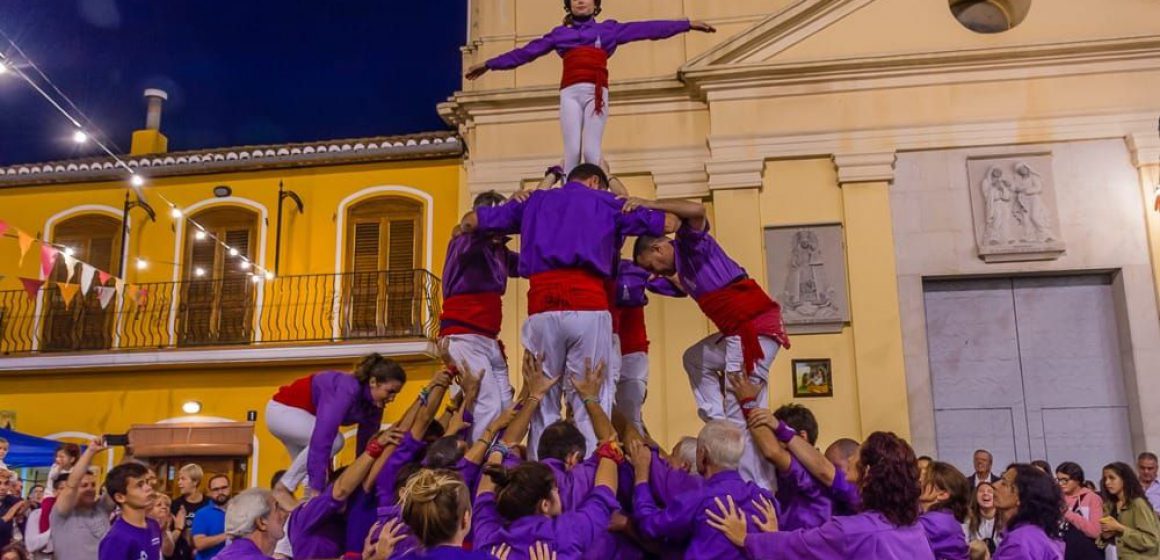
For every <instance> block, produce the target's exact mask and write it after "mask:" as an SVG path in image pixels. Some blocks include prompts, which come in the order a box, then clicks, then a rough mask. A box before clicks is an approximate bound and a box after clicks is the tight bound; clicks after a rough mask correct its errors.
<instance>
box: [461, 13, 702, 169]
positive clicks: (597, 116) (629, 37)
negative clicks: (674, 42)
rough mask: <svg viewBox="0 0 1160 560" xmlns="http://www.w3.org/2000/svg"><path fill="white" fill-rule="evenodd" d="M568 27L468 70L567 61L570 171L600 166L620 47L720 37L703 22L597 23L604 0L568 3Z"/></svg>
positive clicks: (564, 92) (563, 122) (564, 115)
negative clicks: (554, 58)
mask: <svg viewBox="0 0 1160 560" xmlns="http://www.w3.org/2000/svg"><path fill="white" fill-rule="evenodd" d="M564 10H565V11H566V12H567V16H565V17H564V23H563V25H560V26H559V27H556V28H555V29H553V30H551V31H549V32H548V34H547V35H544V36H543V37H541V38H539V39H536V40H534V41H532V42H530V43H528V44H527V45H524V46H522V47H519V48H517V49H514V50H512V51H509V52H506V53H504V54H501V55H499V56H497V57H495V58H492V59H490V60H488V61H487V62H484V63H483V64H477V65H475V66H473V67H471V68H470V69H468V71H467V74H466V78H467V79H469V80H474V79H477V78H479V77H480V76H482V75H484V74H485V73H487V71H488V70H511V69H513V68H518V67H520V66H523V65H524V64H527V63H529V62H531V61H533V60H536V59H537V58H540V57H541V56H544V55H546V54H548V53H549V52H551V51H552V50H555V51H556V53H557V54H559V55H560V57H561V58H563V59H564V75H563V77H562V79H561V80H560V128H561V130H562V131H563V133H564V173H568V172H570V171H571V170H572V169H573V168H574V167H576V166H577V165H579V164H580V163H581V161H584V162H587V163H593V164H599V163H600V161H601V148H600V142H601V138H602V137H603V136H604V125H605V124H606V123H607V122H608V111H607V110H606V109H605V106H606V105H607V104H608V58H609V57H610V56H612V55H613V54H614V53H616V49H617V47H619V46H620V45H623V44H625V43H631V42H633V41H643V40H646V39H647V40H654V41H655V40H659V39H667V38H669V37H672V36H674V35H677V34H680V33H685V32H688V31H690V30H696V31H703V32H705V33H715V32H716V31H717V30H716V29H714V28H713V26H711V25H709V24H707V23H705V22H701V21H689V20H687V19H681V20H655V21H637V22H628V23H621V22H618V21H616V20H612V19H609V20H604V21H597V19H596V16H598V15H599V14H600V10H601V0H564Z"/></svg>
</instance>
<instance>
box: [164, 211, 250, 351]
mask: <svg viewBox="0 0 1160 560" xmlns="http://www.w3.org/2000/svg"><path fill="white" fill-rule="evenodd" d="M193 222H196V223H198V224H200V225H201V226H203V227H204V228H205V229H204V230H201V229H198V228H197V227H195V226H194V225H193ZM257 231H258V214H257V213H255V212H253V211H251V210H248V209H245V208H241V207H237V206H219V207H216V208H210V209H208V210H203V211H201V212H198V213H197V214H194V215H193V216H191V220H190V221H189V222H187V227H186V228H185V253H184V260H183V261H182V262H183V263H184V264H183V265H182V278H183V281H182V283H181V299H180V302H181V303H180V308H179V315H178V317H179V321H178V323H177V324H178V327H177V330H178V332H177V335H178V344H179V345H181V346H205V345H217V344H246V343H249V342H250V340H251V336H252V334H253V317H254V294H255V293H256V287H255V284H254V283H253V282H252V281H251V278H250V273H251V269H250V268H248V267H246V262H253V260H254V255H255V254H257V250H256V246H257V243H258V236H257ZM215 240H216V241H215ZM219 241H220V242H219ZM223 243H224V244H225V246H223ZM226 247H229V248H228V249H227V248H226ZM235 253H236V254H235Z"/></svg>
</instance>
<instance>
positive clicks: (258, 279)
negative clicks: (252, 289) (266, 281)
mask: <svg viewBox="0 0 1160 560" xmlns="http://www.w3.org/2000/svg"><path fill="white" fill-rule="evenodd" d="M250 281H251V282H253V283H255V284H257V283H258V282H261V281H262V277H261V276H258V275H257V274H251V275H250Z"/></svg>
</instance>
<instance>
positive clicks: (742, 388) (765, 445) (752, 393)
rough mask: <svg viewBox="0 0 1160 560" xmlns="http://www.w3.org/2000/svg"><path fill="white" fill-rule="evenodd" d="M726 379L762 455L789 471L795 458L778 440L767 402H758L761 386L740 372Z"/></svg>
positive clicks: (728, 375)
mask: <svg viewBox="0 0 1160 560" xmlns="http://www.w3.org/2000/svg"><path fill="white" fill-rule="evenodd" d="M726 379H727V380H728V381H729V389H730V390H731V391H733V394H734V395H736V396H737V402H739V403H741V412H743V413H744V414H745V418H746V420H748V421H749V422H748V423H749V433H750V434H752V435H753V442H754V443H755V444H757V449H758V450H760V451H761V455H762V456H763V457H765V458H766V459H767V460H769V461H770V462H771V463H773V464H774V466H775V467H777V471H778V472H781V473H784V472H786V471H788V470H789V467H790V463H792V462H793V458H792V456H791V455H790V454H789V450H787V449H786V448H785V447H783V446H782V444H781V442H779V441H777V437H775V436H774V432H773V430H774V428H773V427H770V426H769V424H770V423H772V424H773V426H775V427H776V426H777V422H776V420H773V414H771V413H770V412H769V409H767V408H765V404H766V403H759V402H757V397H758V396H759V395H760V394H761V393H760V388H759V387H758V386H757V385H756V384H755V383H753V381H752V380H750V378H749V376H746V375H741V374H740V373H730V374H727V376H726Z"/></svg>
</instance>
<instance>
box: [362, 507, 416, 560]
mask: <svg viewBox="0 0 1160 560" xmlns="http://www.w3.org/2000/svg"><path fill="white" fill-rule="evenodd" d="M378 515H379V520H378V521H376V522H375V524H374V526H372V527H371V532H370V535H371V545H374V544H375V543H378V542H379V534H380V533H382V530H383V525H386V524H387V523H389V522H390V521H391V520H392V519H398V520H400V521H402V508H400V507H399V506H398V505H391V506H386V507H381V508H379V509H378ZM400 534H401V535H403V540H401V541H399V542H398V544H396V545H395V551H394V552H392V553H391V556H390V558H388V560H396V559H397V558H402V557H403V556H405V555H407V554H410V553H411V552H412V551H415V550H419V548H420V547H421V544H420V543H419V539H418V538H416V537H415V534H414V533H412V532H411V528H410V527H408V526H407V524H406V523H403V524H402V531H401V532H400Z"/></svg>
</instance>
